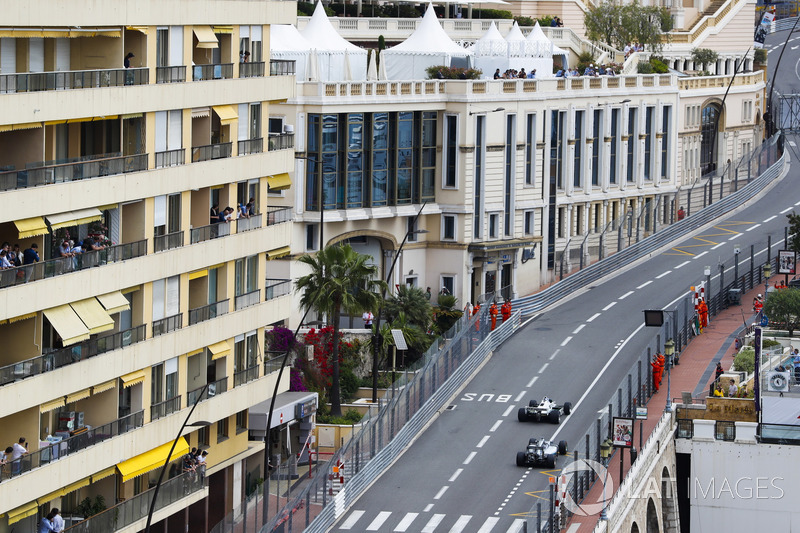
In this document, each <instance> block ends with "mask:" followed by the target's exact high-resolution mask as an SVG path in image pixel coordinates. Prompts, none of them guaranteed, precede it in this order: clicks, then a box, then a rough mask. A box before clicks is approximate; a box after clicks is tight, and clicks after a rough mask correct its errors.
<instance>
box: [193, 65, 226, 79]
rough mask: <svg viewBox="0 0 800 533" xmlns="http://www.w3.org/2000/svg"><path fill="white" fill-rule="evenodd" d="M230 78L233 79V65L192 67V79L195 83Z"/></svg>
mask: <svg viewBox="0 0 800 533" xmlns="http://www.w3.org/2000/svg"><path fill="white" fill-rule="evenodd" d="M230 78H233V63H221V64H217V65H194V66H192V79H193V80H194V81H201V80H227V79H230Z"/></svg>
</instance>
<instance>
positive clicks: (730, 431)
mask: <svg viewBox="0 0 800 533" xmlns="http://www.w3.org/2000/svg"><path fill="white" fill-rule="evenodd" d="M714 438H715V439H717V440H729V441H733V440H736V422H732V421H729V420H717V421H716V422H715V423H714Z"/></svg>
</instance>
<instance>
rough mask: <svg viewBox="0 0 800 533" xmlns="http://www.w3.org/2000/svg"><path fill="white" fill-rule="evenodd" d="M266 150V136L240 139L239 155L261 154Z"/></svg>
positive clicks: (237, 148) (237, 150)
mask: <svg viewBox="0 0 800 533" xmlns="http://www.w3.org/2000/svg"><path fill="white" fill-rule="evenodd" d="M263 151H264V138H263V137H259V138H257V139H247V140H244V141H238V145H237V147H236V153H237V154H239V155H250V154H260V153H261V152H263Z"/></svg>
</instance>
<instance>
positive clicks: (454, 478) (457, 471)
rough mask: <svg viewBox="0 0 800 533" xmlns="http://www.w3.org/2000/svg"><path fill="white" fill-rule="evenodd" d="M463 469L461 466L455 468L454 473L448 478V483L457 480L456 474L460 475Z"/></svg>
mask: <svg viewBox="0 0 800 533" xmlns="http://www.w3.org/2000/svg"><path fill="white" fill-rule="evenodd" d="M463 471H464V469H463V468H459V469H458V470H456V472H455V474H453V475H452V476H450V479H448V480H447V481H449V482H450V483H452V482H453V481H455V480H457V479H458V476H460V475H461V472H463Z"/></svg>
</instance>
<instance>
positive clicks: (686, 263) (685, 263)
mask: <svg viewBox="0 0 800 533" xmlns="http://www.w3.org/2000/svg"><path fill="white" fill-rule="evenodd" d="M688 264H689V261H684V262H683V263H681V264H680V265H678V266H676V267H675V270H678V269H679V268H681V267H685V266H686V265H688Z"/></svg>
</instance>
